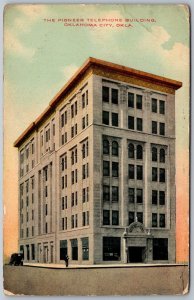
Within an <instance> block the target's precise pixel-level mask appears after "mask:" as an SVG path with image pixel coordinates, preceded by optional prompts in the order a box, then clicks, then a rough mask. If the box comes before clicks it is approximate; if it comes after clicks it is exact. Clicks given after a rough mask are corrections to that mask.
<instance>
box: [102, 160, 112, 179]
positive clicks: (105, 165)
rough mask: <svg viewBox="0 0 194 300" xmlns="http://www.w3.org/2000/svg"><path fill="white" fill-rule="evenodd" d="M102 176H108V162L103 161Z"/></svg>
mask: <svg viewBox="0 0 194 300" xmlns="http://www.w3.org/2000/svg"><path fill="white" fill-rule="evenodd" d="M103 176H110V162H109V161H106V160H103Z"/></svg>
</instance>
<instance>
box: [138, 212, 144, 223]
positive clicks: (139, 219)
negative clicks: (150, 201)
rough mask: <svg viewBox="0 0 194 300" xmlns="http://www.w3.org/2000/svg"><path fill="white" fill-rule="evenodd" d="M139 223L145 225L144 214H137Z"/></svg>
mask: <svg viewBox="0 0 194 300" xmlns="http://www.w3.org/2000/svg"><path fill="white" fill-rule="evenodd" d="M137 221H138V222H140V223H142V224H143V213H142V212H137Z"/></svg>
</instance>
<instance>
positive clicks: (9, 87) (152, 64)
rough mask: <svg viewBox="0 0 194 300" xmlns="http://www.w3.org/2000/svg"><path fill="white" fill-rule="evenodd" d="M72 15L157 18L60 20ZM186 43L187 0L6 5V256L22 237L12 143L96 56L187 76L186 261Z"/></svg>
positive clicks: (181, 217)
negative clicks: (180, 1)
mask: <svg viewBox="0 0 194 300" xmlns="http://www.w3.org/2000/svg"><path fill="white" fill-rule="evenodd" d="M73 18H76V19H77V18H79V19H80V18H84V20H86V19H88V18H89V19H95V18H98V19H99V18H100V19H109V18H111V19H112V18H115V19H117V18H118V19H125V18H127V19H147V18H149V19H154V22H132V23H130V24H131V25H132V27H116V25H115V24H116V23H113V24H114V25H115V26H114V27H97V28H91V27H74V26H72V27H70V26H64V23H63V22H60V21H59V22H56V20H58V19H73ZM50 19H55V22H50V21H48V20H50ZM68 23H72V22H68ZM76 23H77V22H76ZM78 23H79V22H78ZM84 23H86V22H84ZM89 23H92V21H89ZM101 23H102V22H101ZM109 23H110V22H104V24H109ZM189 43H190V41H189V13H188V8H187V7H186V6H183V5H138V4H136V5H100V4H99V5H84V4H82V5H56V4H55V5H8V6H6V9H5V11H4V252H5V255H9V254H10V253H11V252H14V251H17V239H18V232H17V231H18V219H17V205H18V203H17V201H18V200H17V197H18V195H17V194H18V186H17V184H18V182H17V180H18V179H17V172H18V165H17V164H18V154H17V149H16V148H14V147H13V142H14V141H15V140H16V139H17V137H18V136H19V135H20V134H21V133H22V132H23V131H24V130H25V128H26V127H27V126H28V125H29V124H30V123H31V122H32V121H33V120H35V118H36V117H37V116H38V115H39V114H40V113H41V112H42V111H43V110H44V108H45V107H47V105H48V103H49V101H50V100H51V99H52V98H53V97H54V95H55V94H56V93H57V92H58V91H59V89H60V88H61V87H62V86H63V85H64V84H65V83H66V82H67V80H68V79H69V78H70V77H71V76H72V75H73V74H74V72H75V71H76V70H77V69H78V68H79V67H80V66H81V65H82V64H83V62H84V61H85V60H86V59H87V58H88V57H89V56H92V57H96V58H99V59H103V60H107V61H111V62H114V63H118V64H121V65H125V66H128V67H132V68H135V69H139V70H142V71H146V72H149V73H153V74H157V75H160V76H164V77H169V78H172V79H175V80H179V81H182V82H183V87H182V88H181V89H179V90H178V91H177V92H176V172H177V173H176V191H177V261H179V262H185V261H187V260H188V211H189V183H188V176H189V175H188V174H189V156H188V155H189Z"/></svg>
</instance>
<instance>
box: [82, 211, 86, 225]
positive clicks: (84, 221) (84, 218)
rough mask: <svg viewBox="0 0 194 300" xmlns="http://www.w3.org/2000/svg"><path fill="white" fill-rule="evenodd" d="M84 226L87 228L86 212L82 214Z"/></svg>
mask: <svg viewBox="0 0 194 300" xmlns="http://www.w3.org/2000/svg"><path fill="white" fill-rule="evenodd" d="M82 226H86V212H85V211H84V212H83V213H82Z"/></svg>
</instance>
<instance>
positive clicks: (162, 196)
mask: <svg viewBox="0 0 194 300" xmlns="http://www.w3.org/2000/svg"><path fill="white" fill-rule="evenodd" d="M159 204H160V205H165V192H164V191H160V192H159Z"/></svg>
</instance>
